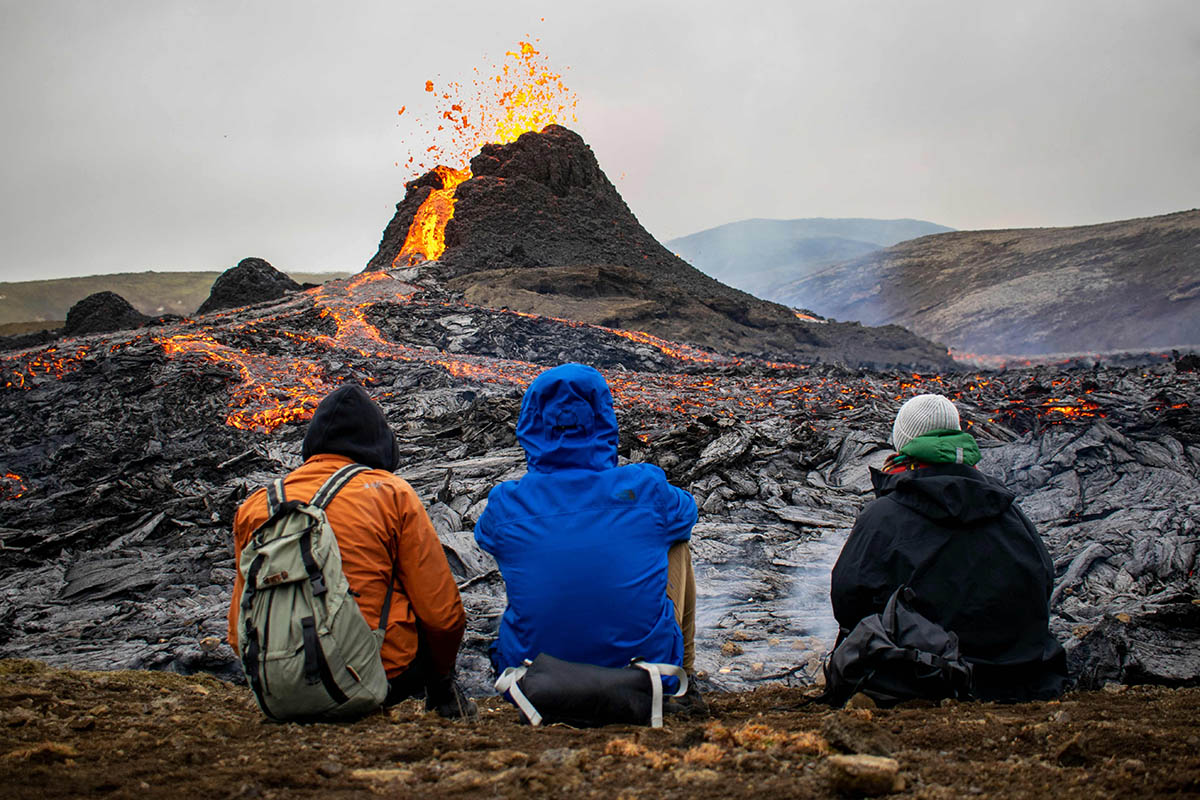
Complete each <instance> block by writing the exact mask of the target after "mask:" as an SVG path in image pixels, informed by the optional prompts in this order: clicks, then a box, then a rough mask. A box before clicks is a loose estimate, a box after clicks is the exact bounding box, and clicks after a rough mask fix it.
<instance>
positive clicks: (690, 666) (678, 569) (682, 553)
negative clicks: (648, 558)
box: [667, 542, 696, 675]
mask: <svg viewBox="0 0 1200 800" xmlns="http://www.w3.org/2000/svg"><path fill="white" fill-rule="evenodd" d="M667 597H669V598H671V602H672V603H674V604H675V622H676V623H678V625H679V629H680V630H681V631H683V669H684V671H685V672H687V674H689V675H691V674H692V673H693V672H694V671H695V662H696V576H695V574H694V573H693V572H692V550H691V548H690V547H689V546H688V543H687V542H676V543H675V544H673V545H671V549H670V550H668V551H667Z"/></svg>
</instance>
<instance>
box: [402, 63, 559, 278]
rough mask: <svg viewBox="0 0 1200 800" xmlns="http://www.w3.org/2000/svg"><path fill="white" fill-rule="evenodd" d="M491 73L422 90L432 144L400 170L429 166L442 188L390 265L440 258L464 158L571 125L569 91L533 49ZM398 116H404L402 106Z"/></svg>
mask: <svg viewBox="0 0 1200 800" xmlns="http://www.w3.org/2000/svg"><path fill="white" fill-rule="evenodd" d="M492 70H493V74H492V75H491V76H489V77H486V78H482V77H478V76H479V70H478V69H476V70H475V74H476V76H477V77H476V78H475V79H474V80H473V81H472V85H471V88H470V89H464V87H463V86H462V85H461V84H459V83H455V82H451V83H448V84H446V88H445V89H443V90H442V91H440V92H438V91H437V90H436V89H435V88H434V82H433V81H431V80H429V81H426V82H425V91H426V92H429V93H433V94H436V95H437V102H436V104H435V113H434V117H433V120H432V121H430V122H427V127H426V129H425V131H424V133H425V135H426V136H428V137H432V138H433V139H434V144H432V145H429V146H428V147H426V148H425V149H424V150H423V151H422V154H421V155H420V156H417V155H410V156H409V157H408V160H407V161H406V162H405V166H406V167H410V168H413V169H414V170H416V171H417V172H418V173H422V172H426V171H428V170H429V169H430V168H432V169H433V170H434V171H435V172H437V174H438V176H439V177H440V178H441V179H442V188H441V189H433V190H431V191H430V193H429V196H428V197H427V198H425V201H424V202H423V203H422V204H421V207H420V208H419V209H418V210H417V213H416V215H415V216H414V217H413V221H412V223H411V224H410V225H409V228H408V234H407V235H406V236H405V239H404V245H403V246H402V247H401V248H400V252H399V253H398V254H397V255H396V258H395V259H393V261H392V265H393V266H412V265H414V264H418V263H420V262H422V261H432V260H436V259H438V258H439V257H441V255H442V253H443V252H444V251H445V249H446V223H447V222H449V221H450V220H451V219H452V218H453V217H454V191H455V188H456V187H457V186H458V185H459V184H460V183H462V182H463V181H466V180H469V179H470V178H471V170H470V161H471V158H472V157H473V156H474V155H475V154H476V153H478V152H479V149H480V148H481V147H483V145H485V144H488V143H494V144H508V143H509V142H513V141H516V140H517V138H518V137H519V136H520V135H521V134H523V133H528V132H529V131H540V130H542V129H543V128H545V127H546V126H547V125H554V124H562V123H566V122H574V121H575V119H576V117H575V106H576V103H577V98H576V97H575V93H574V92H572V91H571V90H570V89H568V88H567V87H566V85H565V84H564V83H563V80H562V75H561V74H560V73H557V72H555V71H554V70H552V69H550V65H549V62H548V60H547V59H546V57H545V55H543V54H542V53H541V52H539V51H538V50H537V48H535V47H534V46H533V44H532V43H530V42H520V43H519V47H518V49H517V50H515V51H513V50H510V51H508V52H506V53H505V54H504V60H503V61H502V62H501V63H500V64H499V65H494V66H493V67H492ZM399 113H400V114H403V113H404V107H401V109H400V112H399ZM431 165H432V166H431ZM447 165H449V166H447Z"/></svg>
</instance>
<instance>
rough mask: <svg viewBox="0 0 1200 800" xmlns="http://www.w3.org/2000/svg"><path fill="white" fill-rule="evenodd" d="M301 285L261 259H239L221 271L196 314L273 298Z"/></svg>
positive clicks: (275, 298)
mask: <svg viewBox="0 0 1200 800" xmlns="http://www.w3.org/2000/svg"><path fill="white" fill-rule="evenodd" d="M301 288H302V287H301V286H300V284H298V283H296V282H295V281H294V280H292V279H291V278H289V277H288V276H287V275H284V274H283V273H282V272H280V271H279V270H277V269H275V267H273V266H271V264H270V263H269V262H267V261H266V260H264V259H261V258H243V259H242V260H241V261H239V262H238V265H237V266H236V267H233V268H232V269H227V270H225V271H224V272H222V273H221V277H219V278H217V279H216V280H215V281H214V282H213V286H212V291H211V292H210V293H209V295H208V299H207V300H205V301H204V302H203V303H201V304H200V308H198V309H197V310H196V313H197V314H208V313H210V312H212V311H222V310H224V309H227V308H238V307H240V306H248V305H252V304H254V303H262V302H265V301H267V300H277V299H279V298H280V297H283V296H284V295H285V294H287V293H288V292H295V291H299V290H300V289H301Z"/></svg>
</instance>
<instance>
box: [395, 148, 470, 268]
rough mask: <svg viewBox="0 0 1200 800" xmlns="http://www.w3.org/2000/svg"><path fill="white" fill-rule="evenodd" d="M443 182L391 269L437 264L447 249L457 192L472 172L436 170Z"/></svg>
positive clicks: (424, 206) (419, 211) (416, 219)
mask: <svg viewBox="0 0 1200 800" xmlns="http://www.w3.org/2000/svg"><path fill="white" fill-rule="evenodd" d="M434 172H436V173H437V174H438V176H439V177H441V179H442V188H441V189H432V190H430V192H429V197H427V198H425V202H424V203H422V204H421V207H420V208H418V209H417V213H416V216H414V217H413V221H412V224H411V225H409V226H408V236H407V237H405V239H404V246H403V247H401V248H400V253H399V254H398V255H397V256H396V258H395V259H393V260H392V266H403V265H408V266H412V265H414V264H419V263H421V262H422V261H436V260H437V259H438V258H439V257H441V255H442V252H443V251H444V250H445V249H446V223H447V222H449V221H450V219H451V218H452V217H453V216H454V189H455V187H457V186H458V185H459V184H460V183H462V182H463V181H465V180H467V179H468V178H470V177H471V171H470V170H465V169H464V170H460V169H452V168H450V167H442V166H438V167H434Z"/></svg>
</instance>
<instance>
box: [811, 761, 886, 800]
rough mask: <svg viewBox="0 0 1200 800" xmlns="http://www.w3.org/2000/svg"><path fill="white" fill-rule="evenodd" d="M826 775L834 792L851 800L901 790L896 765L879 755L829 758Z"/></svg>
mask: <svg viewBox="0 0 1200 800" xmlns="http://www.w3.org/2000/svg"><path fill="white" fill-rule="evenodd" d="M825 769H826V774H827V775H828V777H829V783H830V786H831V787H832V788H833V790H834V791H836V792H840V793H841V794H847V795H851V796H853V797H868V796H872V795H880V794H890V793H891V792H897V791H901V790H902V789H903V788H904V784H903V779H902V778H901V777H900V764H899V763H898V762H897V761H896V759H894V758H883V757H881V756H829V758H827V759H825Z"/></svg>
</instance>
